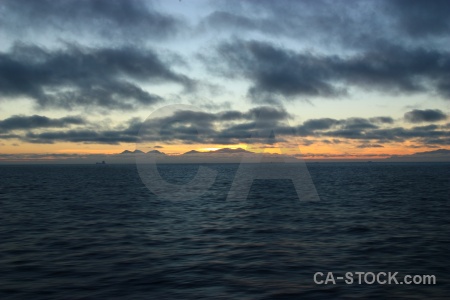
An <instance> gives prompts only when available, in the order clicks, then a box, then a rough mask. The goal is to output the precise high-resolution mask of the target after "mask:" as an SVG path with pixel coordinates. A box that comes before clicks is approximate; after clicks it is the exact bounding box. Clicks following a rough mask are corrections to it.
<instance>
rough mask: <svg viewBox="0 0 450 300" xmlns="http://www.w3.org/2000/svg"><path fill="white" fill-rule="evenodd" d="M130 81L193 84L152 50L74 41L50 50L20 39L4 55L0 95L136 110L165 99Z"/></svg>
mask: <svg viewBox="0 0 450 300" xmlns="http://www.w3.org/2000/svg"><path fill="white" fill-rule="evenodd" d="M132 81H136V82H146V83H161V82H174V83H178V84H180V85H181V86H183V87H185V88H186V89H192V88H193V86H194V84H195V83H194V81H193V80H191V79H189V78H188V77H186V76H185V75H182V74H178V73H175V72H173V71H172V70H171V69H170V67H169V66H168V65H167V64H165V63H163V62H162V60H161V59H160V58H159V57H158V55H157V54H156V53H155V52H153V51H151V50H149V49H137V48H101V49H91V48H82V47H78V46H73V45H72V46H68V47H67V48H66V49H62V50H58V51H47V50H45V49H43V48H39V47H37V46H27V45H21V44H17V45H16V46H15V47H13V48H12V49H11V52H9V53H1V54H0V95H2V96H4V97H11V98H15V97H19V96H27V97H30V98H31V99H33V100H35V101H36V102H37V104H38V105H40V106H41V107H63V108H73V107H78V106H80V107H84V108H86V107H100V108H102V109H132V108H135V107H136V106H139V105H151V104H154V103H156V102H158V101H161V100H162V98H161V97H159V96H157V95H153V94H150V93H148V92H147V91H145V90H143V89H142V88H140V87H139V86H138V85H137V84H135V83H133V82H132Z"/></svg>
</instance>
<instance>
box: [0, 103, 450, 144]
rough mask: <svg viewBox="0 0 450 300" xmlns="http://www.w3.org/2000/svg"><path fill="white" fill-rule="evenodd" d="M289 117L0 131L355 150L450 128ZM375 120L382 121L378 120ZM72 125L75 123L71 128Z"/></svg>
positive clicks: (33, 125) (444, 136) (190, 116)
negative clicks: (294, 141)
mask: <svg viewBox="0 0 450 300" xmlns="http://www.w3.org/2000/svg"><path fill="white" fill-rule="evenodd" d="M289 118H290V114H289V113H288V112H287V111H286V110H284V109H283V108H280V107H279V108H273V107H257V108H253V109H250V110H248V111H245V112H238V111H233V110H229V111H220V112H217V113H211V112H199V111H190V110H175V111H173V113H172V114H171V115H167V116H164V117H155V118H151V119H147V120H145V121H142V120H140V119H138V118H132V119H130V120H129V121H128V122H126V123H125V124H123V125H119V126H107V125H103V126H100V127H99V126H97V127H95V126H94V125H95V124H93V123H89V122H87V121H86V120H83V119H80V118H78V117H65V118H61V119H49V118H46V117H42V116H30V117H25V116H15V117H12V118H8V119H6V120H3V121H0V128H1V129H3V130H4V133H5V134H7V133H8V132H7V131H6V130H5V129H9V130H10V131H11V132H12V131H13V130H16V131H14V133H15V134H17V132H18V131H19V130H20V131H22V134H21V135H20V136H16V138H18V139H20V140H23V141H26V142H30V143H49V144H51V143H55V142H74V143H99V144H114V145H117V144H120V143H134V142H136V143H147V142H148V143H154V144H155V145H160V143H167V144H172V143H180V142H181V143H184V144H194V143H200V144H220V145H234V144H239V143H246V144H254V143H263V144H273V143H276V142H286V141H288V140H290V138H292V137H302V138H303V139H304V138H308V140H307V141H308V143H307V144H308V145H311V144H314V143H318V142H323V143H326V144H341V143H348V142H349V141H357V142H359V145H357V146H356V147H357V148H381V147H384V145H385V144H389V143H402V142H405V141H412V142H414V143H416V144H422V145H428V146H433V145H446V144H448V141H449V140H450V131H448V128H446V127H445V126H440V125H436V124H429V125H426V126H414V127H410V128H407V127H400V126H392V124H391V123H390V119H389V117H376V118H369V119H366V118H356V117H354V118H346V119H332V118H321V119H309V120H305V121H304V122H303V123H302V124H299V125H295V124H292V125H290V124H289ZM380 120H382V121H383V120H384V122H381V123H380ZM386 121H389V122H386ZM73 125H77V127H76V128H73V127H72V126H73ZM78 125H79V126H78ZM10 134H11V133H10ZM11 138H12V137H11ZM155 145H153V146H155Z"/></svg>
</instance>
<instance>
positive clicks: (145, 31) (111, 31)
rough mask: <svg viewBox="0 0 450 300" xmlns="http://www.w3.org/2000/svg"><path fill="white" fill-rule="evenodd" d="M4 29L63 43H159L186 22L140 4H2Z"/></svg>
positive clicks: (99, 0) (82, 0)
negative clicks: (86, 39)
mask: <svg viewBox="0 0 450 300" xmlns="http://www.w3.org/2000/svg"><path fill="white" fill-rule="evenodd" d="M0 17H1V25H2V27H3V29H4V30H5V29H6V31H7V32H8V33H9V34H10V35H12V36H13V37H15V36H17V35H20V36H23V35H27V34H29V36H30V37H31V36H33V35H36V34H45V33H50V34H49V35H50V36H58V34H61V36H60V37H62V38H64V39H66V38H67V37H68V34H72V35H73V36H72V38H75V39H76V38H77V35H78V36H79V35H87V36H91V38H95V39H97V40H98V39H102V40H104V41H105V40H108V39H110V38H116V37H117V38H120V39H122V40H133V41H135V40H136V39H138V38H142V39H144V38H145V39H149V38H150V39H154V38H157V39H161V38H167V37H170V36H173V35H175V34H176V33H177V32H179V31H180V30H182V29H183V28H184V27H186V24H185V22H183V21H181V20H178V19H176V18H174V17H173V16H169V15H166V14H163V13H160V12H158V11H157V10H155V8H154V7H153V5H152V3H151V2H149V1H141V0H127V1H121V0H65V1H52V0H41V1H33V0H4V1H1V2H0Z"/></svg>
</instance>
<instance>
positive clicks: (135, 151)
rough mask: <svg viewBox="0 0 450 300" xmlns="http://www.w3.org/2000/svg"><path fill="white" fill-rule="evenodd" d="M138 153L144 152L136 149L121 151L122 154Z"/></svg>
mask: <svg viewBox="0 0 450 300" xmlns="http://www.w3.org/2000/svg"><path fill="white" fill-rule="evenodd" d="M136 153H144V152H142V151H141V150H134V151H130V150H125V151H122V152H120V154H136Z"/></svg>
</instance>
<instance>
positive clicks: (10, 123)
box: [0, 115, 86, 132]
mask: <svg viewBox="0 0 450 300" xmlns="http://www.w3.org/2000/svg"><path fill="white" fill-rule="evenodd" d="M83 124H86V121H85V120H84V119H83V118H81V117H77V116H69V117H63V118H56V119H52V118H48V117H45V116H38V115H33V116H23V115H20V116H11V117H9V118H7V119H4V120H0V132H7V131H11V130H30V129H36V128H49V127H53V128H58V127H67V126H70V125H83Z"/></svg>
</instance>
